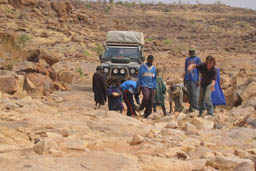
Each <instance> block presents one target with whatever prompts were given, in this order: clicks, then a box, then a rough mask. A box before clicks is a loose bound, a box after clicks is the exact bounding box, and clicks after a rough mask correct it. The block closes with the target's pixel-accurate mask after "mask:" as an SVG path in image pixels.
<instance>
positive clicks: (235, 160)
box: [207, 157, 254, 170]
mask: <svg viewBox="0 0 256 171" xmlns="http://www.w3.org/2000/svg"><path fill="white" fill-rule="evenodd" d="M241 163H247V165H251V166H252V167H254V163H253V162H252V161H251V160H249V159H240V158H239V157H216V158H214V159H210V160H208V161H207V165H209V166H211V167H214V168H216V169H220V170H225V169H226V170H227V169H234V168H235V167H237V166H238V165H239V164H241Z"/></svg>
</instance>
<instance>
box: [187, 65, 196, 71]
mask: <svg viewBox="0 0 256 171" xmlns="http://www.w3.org/2000/svg"><path fill="white" fill-rule="evenodd" d="M195 67H196V64H190V65H189V66H188V72H191V71H192V70H193V69H194V68H195Z"/></svg>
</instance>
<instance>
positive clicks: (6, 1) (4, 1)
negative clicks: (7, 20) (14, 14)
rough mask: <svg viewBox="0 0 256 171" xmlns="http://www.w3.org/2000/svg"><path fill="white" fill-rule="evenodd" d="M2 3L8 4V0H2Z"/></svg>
mask: <svg viewBox="0 0 256 171" xmlns="http://www.w3.org/2000/svg"><path fill="white" fill-rule="evenodd" d="M0 4H8V0H0Z"/></svg>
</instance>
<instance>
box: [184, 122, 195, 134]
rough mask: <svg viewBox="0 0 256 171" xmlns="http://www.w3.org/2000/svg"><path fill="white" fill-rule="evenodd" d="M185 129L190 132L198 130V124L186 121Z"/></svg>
mask: <svg viewBox="0 0 256 171" xmlns="http://www.w3.org/2000/svg"><path fill="white" fill-rule="evenodd" d="M184 130H185V131H189V132H197V128H196V126H195V125H193V124H191V123H189V122H186V123H185V126H184Z"/></svg>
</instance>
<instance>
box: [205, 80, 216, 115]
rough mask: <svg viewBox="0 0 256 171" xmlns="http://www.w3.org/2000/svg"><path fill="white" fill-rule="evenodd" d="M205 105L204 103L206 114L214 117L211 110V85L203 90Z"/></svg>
mask: <svg viewBox="0 0 256 171" xmlns="http://www.w3.org/2000/svg"><path fill="white" fill-rule="evenodd" d="M205 103H206V107H207V112H208V114H209V115H214V108H213V105H212V99H211V85H209V86H207V87H206V90H205Z"/></svg>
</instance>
